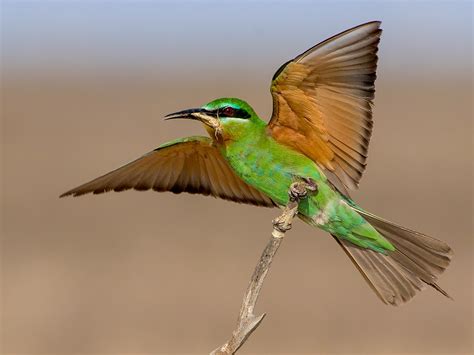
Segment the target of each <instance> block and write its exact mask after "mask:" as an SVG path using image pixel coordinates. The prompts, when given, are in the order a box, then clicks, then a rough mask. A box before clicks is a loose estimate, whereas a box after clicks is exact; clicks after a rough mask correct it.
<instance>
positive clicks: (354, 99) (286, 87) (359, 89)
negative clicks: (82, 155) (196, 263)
mask: <svg viewBox="0 0 474 355" xmlns="http://www.w3.org/2000/svg"><path fill="white" fill-rule="evenodd" d="M381 31H382V30H381V29H380V22H378V21H374V22H368V23H365V24H362V25H360V26H357V27H354V28H351V29H349V30H347V31H344V32H342V33H340V34H338V35H335V36H333V37H331V38H329V39H327V40H325V41H323V42H321V43H319V44H317V45H315V46H314V47H312V48H310V49H308V50H307V51H306V52H304V53H302V54H300V55H298V56H297V57H296V58H294V59H292V60H290V61H288V62H286V63H285V64H283V65H282V66H281V67H280V68H279V69H278V70H277V72H276V73H275V75H274V77H273V80H272V83H271V94H272V97H273V113H272V117H271V119H270V121H269V123H268V124H267V123H266V122H265V121H263V120H262V119H261V118H260V117H259V116H258V115H257V114H256V113H255V111H254V110H253V109H252V107H251V106H250V105H249V104H247V103H246V102H245V101H243V100H240V99H236V98H220V99H217V100H214V101H211V102H209V103H208V104H205V105H204V106H202V107H200V108H194V109H188V110H184V111H180V112H176V113H173V114H170V115H168V116H166V117H167V119H178V118H182V119H191V120H198V121H201V122H202V123H203V124H204V127H205V128H206V130H207V132H208V134H209V136H210V137H209V138H208V137H201V136H193V137H186V138H181V139H177V140H174V141H171V142H168V143H165V144H163V145H161V146H159V147H158V148H156V149H155V150H153V151H151V152H149V153H148V154H145V155H144V156H142V157H141V158H138V159H137V160H135V161H132V162H131V163H128V164H126V165H124V166H122V167H120V168H118V169H117V170H114V171H112V172H109V173H108V174H105V175H103V176H101V177H98V178H96V179H94V180H92V181H90V182H88V183H85V184H83V185H81V186H79V187H77V188H75V189H72V190H70V191H68V192H66V193H64V194H63V195H61V197H62V196H68V195H72V196H80V195H83V194H87V193H90V192H92V193H94V194H99V193H103V192H106V191H112V190H113V191H123V190H128V189H135V190H149V189H153V190H155V191H171V192H174V193H181V192H188V193H199V194H203V195H212V196H214V197H219V198H222V199H225V200H230V201H234V202H239V203H246V204H252V205H257V206H265V207H274V206H276V207H280V208H282V207H284V206H285V205H286V204H287V203H288V201H289V196H288V189H289V187H290V185H291V184H292V183H293V182H295V181H296V180H298V179H299V178H304V179H312V180H313V181H314V182H315V183H316V185H317V192H315V193H313V194H309V195H308V197H307V198H305V199H303V200H301V201H300V203H299V206H298V216H299V217H300V218H301V219H302V220H303V221H304V222H306V223H308V224H309V225H311V226H314V227H318V228H321V229H323V230H324V231H327V232H328V233H330V234H331V235H332V236H333V237H334V239H335V240H336V241H337V242H338V244H339V245H340V246H341V247H342V248H343V249H344V251H345V252H346V254H347V255H348V256H349V258H350V259H351V260H352V261H353V263H354V265H355V266H356V267H357V269H358V270H359V271H360V272H361V274H362V275H363V276H364V278H365V280H366V281H367V282H368V283H369V285H370V286H371V287H372V289H373V290H374V291H375V293H376V294H377V295H378V297H379V298H380V299H381V300H382V301H383V302H384V303H386V304H390V305H399V304H401V303H404V302H406V301H408V300H410V299H411V298H412V297H413V296H414V295H415V294H416V292H417V291H420V290H422V289H424V288H425V287H426V285H430V286H432V287H434V288H435V289H436V290H438V291H439V292H441V293H442V294H444V295H445V296H447V297H449V296H448V295H447V293H446V292H445V291H443V290H442V289H441V288H440V287H439V286H438V285H437V283H436V281H437V279H438V276H439V275H440V274H441V273H442V272H443V271H444V270H445V269H446V268H447V266H448V265H449V263H450V260H451V256H452V251H451V248H450V247H449V246H448V245H447V244H446V243H445V242H443V241H440V240H437V239H435V238H432V237H430V236H427V235H425V234H421V233H418V232H415V231H412V230H410V229H407V228H405V227H402V226H399V225H397V224H394V223H392V222H389V221H387V220H384V219H382V218H379V217H377V216H376V215H374V214H372V213H370V212H367V211H365V210H364V209H362V208H361V207H360V206H359V205H357V204H356V203H355V202H354V201H353V200H352V199H351V198H350V195H349V190H351V189H355V188H357V186H358V184H359V181H360V179H361V177H362V174H363V172H364V170H365V167H366V160H367V151H368V145H369V140H370V136H371V132H372V125H373V121H372V102H373V99H374V92H375V86H374V83H375V78H376V68H377V50H378V44H379V41H380V35H381Z"/></svg>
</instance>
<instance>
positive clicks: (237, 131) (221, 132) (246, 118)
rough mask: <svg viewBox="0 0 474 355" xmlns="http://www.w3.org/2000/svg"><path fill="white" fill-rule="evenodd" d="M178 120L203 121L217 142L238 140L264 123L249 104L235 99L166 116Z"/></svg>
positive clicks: (213, 102)
mask: <svg viewBox="0 0 474 355" xmlns="http://www.w3.org/2000/svg"><path fill="white" fill-rule="evenodd" d="M177 118H184V119H191V120H198V121H201V122H202V123H204V125H205V127H206V130H207V131H208V132H209V135H211V137H215V138H216V139H217V140H227V139H234V138H238V137H239V136H240V135H242V134H246V132H248V130H251V129H252V128H253V127H255V125H256V124H257V125H261V124H262V123H263V121H262V120H261V119H260V118H259V117H258V116H257V114H256V113H255V111H254V110H253V108H252V107H251V106H250V105H249V104H248V103H246V102H245V101H243V100H240V99H235V98H221V99H217V100H214V101H211V102H209V103H207V104H205V105H204V106H201V107H199V108H193V109H188V110H183V111H179V112H175V113H171V114H169V115H167V116H166V119H177ZM263 124H264V123H263Z"/></svg>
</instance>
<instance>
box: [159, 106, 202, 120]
mask: <svg viewBox="0 0 474 355" xmlns="http://www.w3.org/2000/svg"><path fill="white" fill-rule="evenodd" d="M193 113H204V114H207V115H210V111H208V110H205V109H203V108H192V109H189V110H183V111H179V112H174V113H170V114H169V115H166V116H165V120H174V119H178V118H187V119H190V120H197V119H198V118H197V117H196V116H194V115H193Z"/></svg>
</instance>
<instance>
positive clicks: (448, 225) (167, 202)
mask: <svg viewBox="0 0 474 355" xmlns="http://www.w3.org/2000/svg"><path fill="white" fill-rule="evenodd" d="M370 20H382V21H383V23H382V27H383V29H384V33H383V36H382V41H381V45H380V52H379V53H380V55H379V57H380V61H379V70H378V79H377V83H376V84H377V94H376V99H375V104H376V106H375V130H374V135H373V139H372V142H371V151H370V157H369V165H368V169H367V172H366V174H365V177H364V179H363V180H362V183H361V187H360V190H359V191H358V192H356V193H355V194H354V196H355V198H356V200H358V201H359V203H360V204H361V205H362V206H364V207H365V208H366V209H368V210H371V211H374V212H376V213H377V214H379V215H381V216H384V217H386V218H388V219H391V220H393V221H395V222H398V223H400V224H403V225H406V226H407V227H410V228H413V229H416V230H420V231H422V232H425V233H427V234H430V235H433V236H436V237H439V238H442V239H444V240H446V241H447V242H448V243H449V244H451V246H452V247H453V249H454V250H455V258H454V261H453V263H452V266H451V267H450V268H449V269H448V271H447V272H446V273H445V274H444V275H443V276H442V277H441V281H440V284H441V286H442V287H443V288H445V289H446V290H447V291H448V292H449V293H450V294H451V295H452V296H453V298H454V301H451V300H449V299H445V298H444V297H442V296H441V295H439V294H437V293H436V292H435V291H433V290H427V291H425V292H423V293H422V294H420V295H418V296H417V297H416V298H415V299H414V300H413V301H412V302H410V303H409V304H407V305H405V306H403V307H400V308H392V307H388V306H384V305H383V304H382V303H381V302H380V301H379V300H378V299H377V298H376V296H375V295H374V294H373V292H372V291H371V290H370V288H369V287H368V286H367V285H366V284H365V282H364V280H363V279H362V277H361V276H360V275H359V273H358V272H357V271H356V270H355V268H354V267H353V266H352V263H351V262H350V261H349V259H348V258H347V257H346V256H345V255H344V253H343V252H342V250H340V248H339V247H338V246H337V245H336V243H334V241H333V240H332V238H330V237H329V236H328V235H327V234H325V233H324V232H322V231H317V230H314V229H311V228H310V227H308V226H306V225H304V224H303V223H299V222H298V223H296V224H295V225H294V228H293V230H291V232H290V233H288V234H287V238H286V239H285V241H284V243H283V245H282V248H281V249H280V251H279V253H278V256H277V258H276V260H275V262H274V265H273V266H272V270H271V272H270V274H269V277H268V279H267V282H266V284H265V286H264V289H263V292H262V294H261V299H260V301H259V303H258V305H257V312H267V313H268V316H267V318H266V319H265V321H264V322H263V324H262V325H261V326H260V328H259V329H258V330H257V331H256V332H255V333H254V334H253V335H252V337H251V338H250V339H249V341H248V342H247V344H246V345H245V346H244V347H243V348H242V350H241V352H242V353H268V354H275V353H286V354H288V353H339V354H349V353H362V354H381V353H397V354H402V353H411V354H428V353H445V354H455V353H470V352H471V351H472V334H473V333H472V331H473V328H472V316H473V314H472V305H473V304H472V302H473V294H472V279H473V268H472V257H473V249H472V238H473V230H472V218H473V210H472V207H473V206H472V196H473V191H472V179H473V174H472V161H473V157H472V120H473V112H472V98H473V87H472V49H473V47H472V42H473V39H472V2H470V1H465V2H462V1H449V2H448V1H443V2H436V1H423V2H416V1H411V2H403V1H395V2H389V1H383V2H381V1H363V2H359V1H350V2H349V1H344V2H336V1H327V2H324V1H314V2H310V1H294V2H291V3H290V2H283V1H259V2H250V1H240V2H230V1H183V2H179V3H178V2H174V1H92V0H85V1H39V0H38V1H21V0H18V1H2V3H1V30H2V37H1V45H2V47H1V50H2V52H1V60H2V62H1V69H2V72H1V74H2V77H1V84H2V88H1V89H2V110H1V115H2V126H1V129H2V174H1V179H2V186H3V189H2V198H1V202H2V205H1V206H2V231H1V233H2V234H1V237H2V243H1V257H2V263H1V269H2V270H1V271H2V274H1V299H2V303H1V339H0V344H1V348H2V351H3V353H5V354H7V353H23V354H26V353H32V354H33V353H44V354H53V353H54V354H67V353H68V354H72V353H75V354H80V353H83V354H93V353H114V354H117V353H155V354H157V353H175V354H184V353H206V352H209V351H210V350H212V349H214V348H215V347H217V346H218V345H220V344H222V343H223V342H224V341H225V340H226V339H227V338H228V336H229V335H230V333H231V331H232V330H233V327H234V325H235V321H236V317H237V313H238V310H239V307H240V302H241V298H242V295H243V292H244V290H245V288H246V286H247V283H248V280H249V277H250V274H251V272H252V271H253V268H254V266H255V264H256V262H257V260H258V258H259V256H260V253H261V251H262V249H263V247H264V246H265V244H266V242H267V240H268V238H269V235H270V231H271V220H272V218H274V217H275V216H276V215H277V214H278V211H277V210H271V209H264V208H257V207H250V206H244V205H238V204H233V203H230V202H224V201H220V200H216V199H213V198H211V197H203V196H198V195H188V194H182V195H173V194H170V193H162V194H158V193H154V192H135V191H128V192H122V193H108V194H104V195H100V196H84V197H82V198H77V199H74V198H66V199H59V198H58V196H59V194H60V193H62V192H64V191H66V190H68V189H69V188H72V187H75V186H77V185H78V184H80V183H83V182H86V181H88V180H89V179H91V178H94V177H96V176H98V175H100V174H102V173H105V172H108V171H109V170H112V169H114V168H116V167H118V166H120V165H121V164H123V163H125V162H128V161H130V160H132V159H135V158H136V157H138V156H140V155H142V154H143V153H145V152H147V151H149V150H151V149H153V148H155V147H156V146H157V145H159V144H160V143H162V142H164V141H167V140H171V139H174V138H176V137H181V136H187V135H193V134H205V132H204V130H203V129H202V127H200V125H199V124H197V123H195V122H181V121H170V122H164V121H163V120H162V117H163V116H164V115H165V114H167V113H170V112H174V111H177V110H180V109H185V108H190V107H195V106H199V105H202V104H204V103H206V102H208V101H210V100H212V99H214V98H217V97H221V96H236V97H240V98H243V99H245V100H247V101H248V102H249V103H251V104H252V105H253V107H254V108H255V109H256V111H257V112H258V113H259V114H260V115H261V116H262V117H266V118H268V117H269V116H270V114H271V97H270V94H269V85H270V79H271V77H272V75H273V73H274V71H275V70H276V69H277V68H278V67H279V66H280V65H281V64H282V63H283V62H285V61H287V60H288V59H290V58H293V57H294V56H296V55H297V54H299V53H301V52H302V51H304V50H306V49H307V48H309V47H311V46H312V45H314V44H315V43H317V42H320V41H322V40H324V39H325V38H327V37H329V36H331V35H333V34H336V33H338V32H340V31H343V30H345V29H348V28H350V27H352V26H355V25H358V24H360V23H363V22H366V21H370Z"/></svg>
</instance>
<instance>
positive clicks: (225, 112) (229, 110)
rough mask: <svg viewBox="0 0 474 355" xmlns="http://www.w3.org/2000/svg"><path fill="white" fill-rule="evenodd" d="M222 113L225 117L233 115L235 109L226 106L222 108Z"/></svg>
mask: <svg viewBox="0 0 474 355" xmlns="http://www.w3.org/2000/svg"><path fill="white" fill-rule="evenodd" d="M222 114H223V115H224V116H227V117H234V115H235V109H234V108H233V107H230V106H227V107H224V108H223V109H222Z"/></svg>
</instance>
